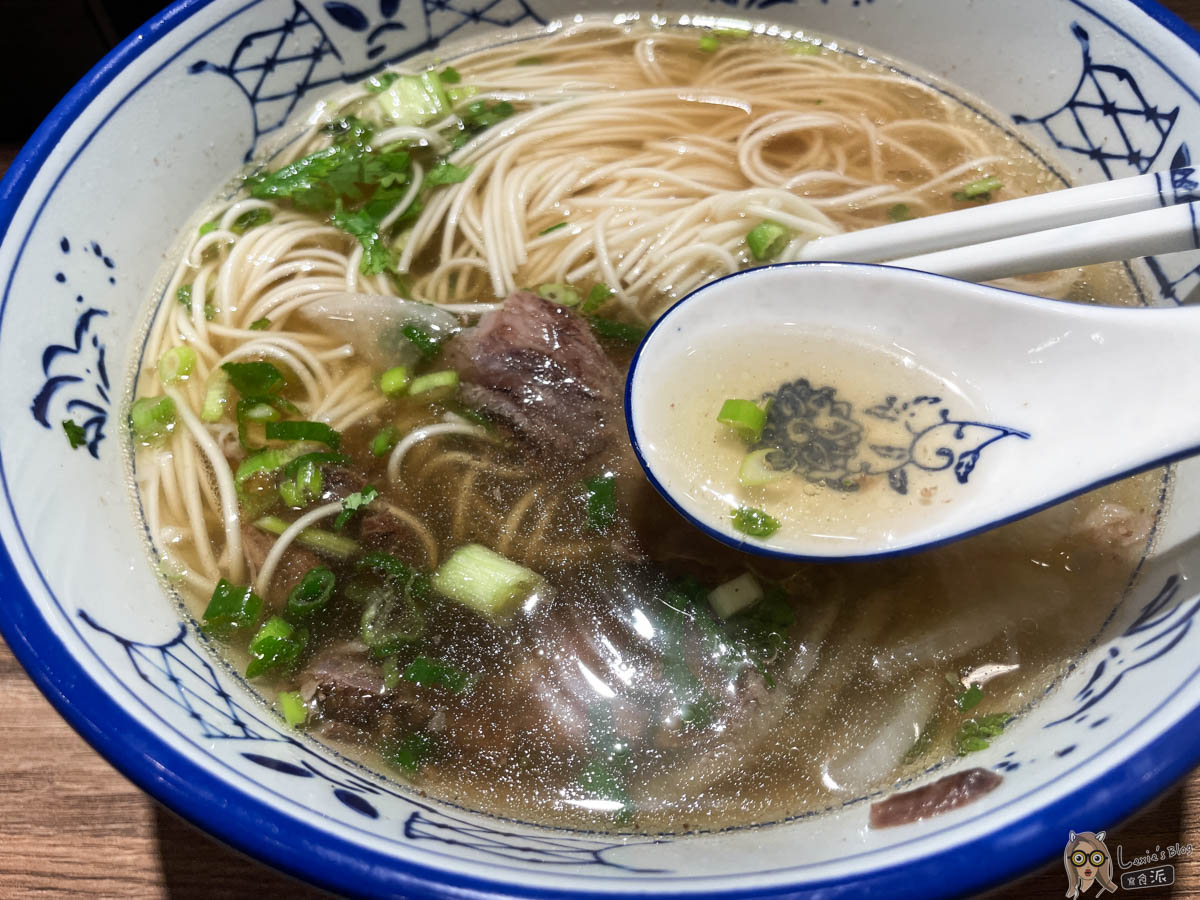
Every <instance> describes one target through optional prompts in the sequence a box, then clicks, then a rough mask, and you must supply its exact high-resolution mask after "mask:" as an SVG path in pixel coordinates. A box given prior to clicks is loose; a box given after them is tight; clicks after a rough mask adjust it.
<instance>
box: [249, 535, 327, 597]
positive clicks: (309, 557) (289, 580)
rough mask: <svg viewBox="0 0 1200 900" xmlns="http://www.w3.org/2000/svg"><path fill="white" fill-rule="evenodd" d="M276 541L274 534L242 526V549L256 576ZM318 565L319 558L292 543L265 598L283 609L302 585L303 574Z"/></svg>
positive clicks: (272, 579)
mask: <svg viewBox="0 0 1200 900" xmlns="http://www.w3.org/2000/svg"><path fill="white" fill-rule="evenodd" d="M276 540H277V538H276V537H275V535H273V534H267V533H266V532H263V531H259V530H258V529H257V528H255V527H254V526H253V525H243V526H242V550H243V552H244V553H245V554H246V560H247V561H248V562H249V563H250V567H251V569H252V570H253V573H254V574H257V573H258V570H259V569H261V568H262V564H263V562H264V560H266V558H267V554H268V553H270V552H271V547H273V546H274V545H275V541H276ZM319 565H321V559H320V557H318V556H317V555H316V554H315V553H313V552H312V551H311V550H306V549H304V548H303V547H300V546H297V545H296V543H295V542H293V543H292V544H291V546H289V547H288V548H287V550H285V551H284V553H283V558H282V559H281V560H279V565H277V566H276V567H275V574H274V575H273V576H272V578H271V586H270V589H269V590H268V591H267V596H266V597H265V598H263V599H265V600H266V601H267V602H268V603H269V604H270V605H271V606H272V607H274V608H278V607H280V606H282V605H283V604H284V602H286V601H287V597H288V594H290V593H291V592H292V588H294V587H295V586H296V585H297V584H299V583H300V579H302V578H303V577H304V573H305V572H307V571H308V570H309V569H312V568H314V567H316V566H319Z"/></svg>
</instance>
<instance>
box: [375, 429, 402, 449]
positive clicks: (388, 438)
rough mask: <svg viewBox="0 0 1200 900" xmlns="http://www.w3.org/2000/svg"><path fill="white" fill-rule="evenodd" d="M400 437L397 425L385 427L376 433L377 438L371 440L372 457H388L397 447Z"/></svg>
mask: <svg viewBox="0 0 1200 900" xmlns="http://www.w3.org/2000/svg"><path fill="white" fill-rule="evenodd" d="M398 437H400V432H399V431H397V430H396V426H395V425H386V426H384V427H383V428H382V429H380V430H379V432H378V433H376V435H375V437H373V438H371V455H372V456H387V455H388V454H389V453H391V452H392V448H393V447H395V446H396V439H397V438H398Z"/></svg>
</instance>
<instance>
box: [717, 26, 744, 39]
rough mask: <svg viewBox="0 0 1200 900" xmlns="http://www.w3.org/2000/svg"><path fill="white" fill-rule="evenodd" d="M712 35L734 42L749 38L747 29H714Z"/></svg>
mask: <svg viewBox="0 0 1200 900" xmlns="http://www.w3.org/2000/svg"><path fill="white" fill-rule="evenodd" d="M712 33H713V34H715V35H717V36H718V37H723V38H730V39H732V40H735V41H743V40H745V39H746V38H748V37H750V33H751V32H750V29H749V28H714V29H713V32H712Z"/></svg>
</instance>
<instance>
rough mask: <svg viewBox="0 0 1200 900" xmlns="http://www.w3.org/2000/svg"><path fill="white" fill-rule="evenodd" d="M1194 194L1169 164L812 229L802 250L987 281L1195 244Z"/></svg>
mask: <svg viewBox="0 0 1200 900" xmlns="http://www.w3.org/2000/svg"><path fill="white" fill-rule="evenodd" d="M1195 200H1200V182H1197V180H1196V173H1195V171H1194V170H1193V169H1192V168H1190V167H1188V168H1179V169H1171V170H1169V171H1166V172H1153V173H1150V174H1147V175H1136V176H1134V177H1133V178H1124V179H1120V180H1117V181H1108V182H1104V183H1102V184H1089V185H1084V186H1083V187H1077V188H1069V189H1066V190H1061V191H1052V192H1050V193H1048V194H1037V195H1035V196H1032V197H1021V198H1018V199H1016V200H1006V201H1004V202H1002V203H990V204H987V205H985V206H979V207H976V208H973V209H963V210H958V211H956V212H949V213H942V214H939V215H936V216H926V217H924V218H920V219H911V220H909V221H906V222H897V223H895V224H894V225H881V226H879V227H877V228H866V229H863V230H862V231H854V232H850V233H847V234H837V235H831V236H829V237H823V238H818V239H817V240H815V241H810V242H809V243H807V244H805V245H804V248H803V249H802V251H801V254H800V258H801V259H804V260H818V259H820V260H838V261H843V262H878V263H887V264H888V265H893V266H899V267H902V268H906V269H920V270H922V271H925V272H935V273H938V274H941V275H949V276H951V277H953V278H961V279H964V280H966V281H991V280H993V279H996V278H1004V277H1008V276H1012V275H1025V274H1028V273H1030V272H1046V271H1052V270H1054V269H1065V268H1069V267H1072V266H1084V265H1090V264H1092V263H1098V262H1107V261H1109V260H1117V259H1130V258H1132V257H1136V256H1152V255H1157V254H1161V253H1174V252H1177V251H1181V250H1195V249H1200V221H1198V219H1200V210H1198V209H1197V206H1196V203H1195V202H1193V201H1195Z"/></svg>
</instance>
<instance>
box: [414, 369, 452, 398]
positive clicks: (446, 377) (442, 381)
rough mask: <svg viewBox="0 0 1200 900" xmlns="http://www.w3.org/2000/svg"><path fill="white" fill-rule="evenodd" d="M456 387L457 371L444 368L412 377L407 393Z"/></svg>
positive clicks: (422, 392)
mask: <svg viewBox="0 0 1200 900" xmlns="http://www.w3.org/2000/svg"><path fill="white" fill-rule="evenodd" d="M456 387H458V373H457V372H455V371H454V370H453V369H444V370H442V371H440V372H430V373H428V374H427V375H422V376H420V377H419V378H414V379H413V380H412V384H411V385H409V387H408V393H409V395H411V396H416V395H417V394H428V393H431V392H434V391H447V392H448V391H452V390H454V389H455V388H456Z"/></svg>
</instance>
